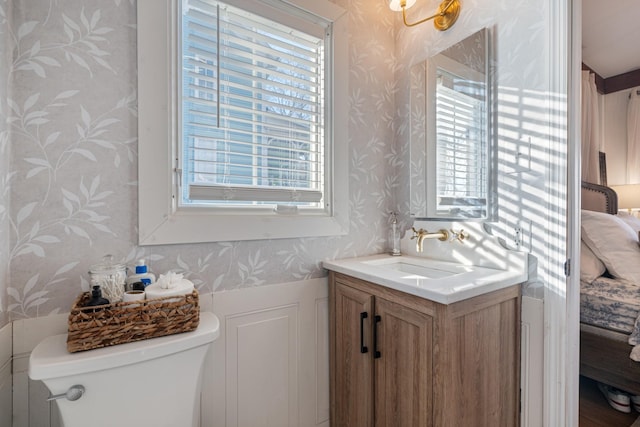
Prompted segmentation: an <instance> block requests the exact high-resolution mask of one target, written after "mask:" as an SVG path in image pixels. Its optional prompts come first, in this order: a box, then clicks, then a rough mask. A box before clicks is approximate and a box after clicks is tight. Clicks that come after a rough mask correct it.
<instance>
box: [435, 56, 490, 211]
mask: <svg viewBox="0 0 640 427" xmlns="http://www.w3.org/2000/svg"><path fill="white" fill-rule="evenodd" d="M437 76H438V79H437V83H436V84H437V90H436V117H437V118H438V120H437V122H436V141H437V147H436V159H437V160H436V161H437V162H438V179H437V183H438V184H437V189H436V192H437V197H438V205H437V209H438V211H441V212H443V213H444V214H448V213H449V212H450V211H451V210H453V209H456V210H458V211H459V212H458V213H459V214H463V215H465V216H468V217H470V218H483V217H485V216H486V214H487V212H486V205H487V185H486V183H487V176H486V175H487V147H486V140H487V138H486V136H485V133H486V110H485V108H484V104H485V102H484V100H485V97H486V95H485V90H484V83H483V82H477V81H471V80H469V79H466V78H460V77H458V76H456V75H454V74H452V73H450V72H448V71H447V70H445V69H442V68H438V72H437ZM463 212H464V213H463Z"/></svg>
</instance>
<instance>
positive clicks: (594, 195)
mask: <svg viewBox="0 0 640 427" xmlns="http://www.w3.org/2000/svg"><path fill="white" fill-rule="evenodd" d="M582 209H585V210H588V211H597V212H606V213H610V214H612V215H615V214H617V213H618V195H617V194H616V192H615V191H613V190H612V189H611V188H609V187H605V186H604V185H598V184H592V183H590V182H584V181H582Z"/></svg>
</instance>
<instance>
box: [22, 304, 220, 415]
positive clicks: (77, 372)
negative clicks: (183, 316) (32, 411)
mask: <svg viewBox="0 0 640 427" xmlns="http://www.w3.org/2000/svg"><path fill="white" fill-rule="evenodd" d="M219 335H220V322H219V321H218V318H217V317H216V316H215V315H214V314H212V313H200V324H199V325H198V328H197V329H196V330H195V331H192V332H185V333H180V334H176V335H169V336H166V337H160V338H153V339H148V340H143V341H137V342H132V343H127V344H121V345H116V346H113V347H105V348H99V349H94V350H90V351H83V352H79V353H69V352H68V351H67V347H66V339H67V336H66V335H56V336H52V337H48V338H46V339H44V340H43V341H42V342H40V343H39V344H38V345H37V346H36V348H35V349H34V350H33V352H32V353H31V357H30V359H29V377H30V378H31V379H33V380H42V381H43V382H44V384H45V385H46V386H47V387H48V388H49V391H50V392H51V394H52V397H53V396H56V395H62V396H63V397H61V398H59V399H57V402H58V406H59V409H60V417H61V421H62V425H63V426H64V427H87V426H92V427H114V426H121V427H151V426H153V427H195V426H198V424H199V410H200V405H199V403H200V388H201V377H202V375H201V374H202V367H203V365H204V359H205V355H206V353H207V350H208V349H209V346H210V344H211V343H212V342H213V341H214V340H215V339H216V338H217V337H218V336H219ZM82 388H84V392H82V390H81V389H82ZM76 398H77V399H76ZM69 399H71V400H69ZM74 399H76V400H74Z"/></svg>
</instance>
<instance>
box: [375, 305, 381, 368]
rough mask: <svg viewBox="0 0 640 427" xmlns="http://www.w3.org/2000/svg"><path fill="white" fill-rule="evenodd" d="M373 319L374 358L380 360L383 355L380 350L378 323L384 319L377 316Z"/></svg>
mask: <svg viewBox="0 0 640 427" xmlns="http://www.w3.org/2000/svg"><path fill="white" fill-rule="evenodd" d="M373 319H374V322H373V358H374V359H380V357H381V356H382V354H381V353H380V351H379V350H378V323H380V322H382V317H380V316H378V315H376V316H375V317H374V318H373Z"/></svg>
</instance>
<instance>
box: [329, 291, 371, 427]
mask: <svg viewBox="0 0 640 427" xmlns="http://www.w3.org/2000/svg"><path fill="white" fill-rule="evenodd" d="M372 308H373V297H372V296H371V295H370V294H368V293H366V292H362V291H359V290H357V289H354V288H351V287H349V286H345V285H343V284H341V283H336V284H335V301H334V310H335V311H334V314H335V323H334V328H335V330H334V346H333V351H334V361H335V362H334V372H333V373H332V374H333V375H332V377H333V383H334V384H333V386H332V391H333V393H332V397H331V399H332V407H333V413H332V417H333V420H332V423H331V425H332V426H334V427H347V426H354V427H368V426H372V425H373V358H372V357H371V351H373V350H372V347H373V343H372V341H371V318H372V317H373V311H372Z"/></svg>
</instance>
